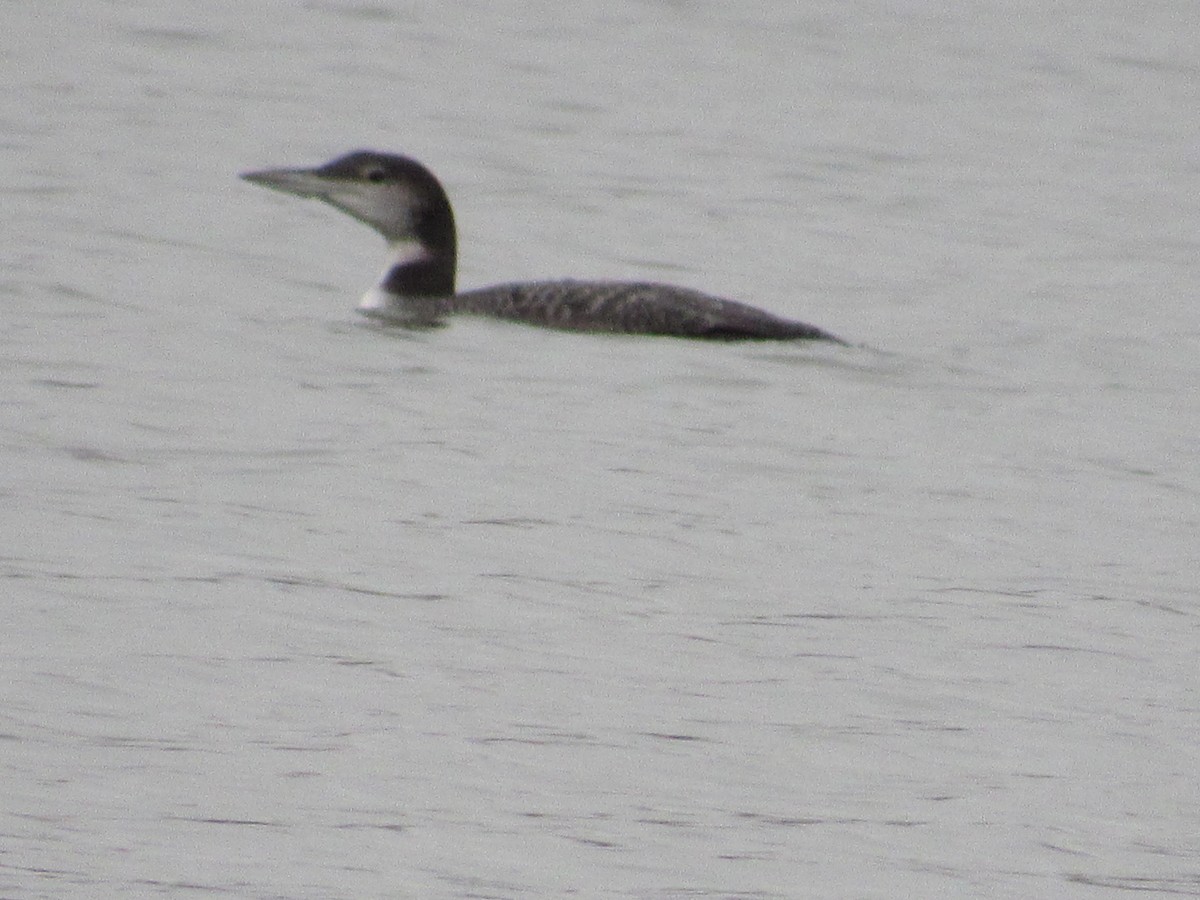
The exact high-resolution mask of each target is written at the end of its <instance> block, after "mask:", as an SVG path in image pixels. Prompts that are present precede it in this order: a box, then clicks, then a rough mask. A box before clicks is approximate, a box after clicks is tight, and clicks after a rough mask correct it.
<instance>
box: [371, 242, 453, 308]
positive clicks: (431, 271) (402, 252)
mask: <svg viewBox="0 0 1200 900" xmlns="http://www.w3.org/2000/svg"><path fill="white" fill-rule="evenodd" d="M391 250H392V260H391V262H390V263H389V264H388V267H387V268H386V269H384V271H383V276H382V277H381V278H380V279H379V285H378V289H379V290H381V291H383V292H385V293H388V294H391V295H393V296H395V297H449V296H452V295H453V294H454V268H455V259H454V249H453V248H452V247H451V248H449V249H435V248H433V247H430V246H429V245H428V244H424V243H420V242H414V241H394V242H392V244H391Z"/></svg>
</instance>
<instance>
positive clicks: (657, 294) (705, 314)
mask: <svg viewBox="0 0 1200 900" xmlns="http://www.w3.org/2000/svg"><path fill="white" fill-rule="evenodd" d="M453 305H454V308H455V309H456V310H457V311H460V312H465V313H475V314H477V315H489V316H495V317H497V318H501V319H513V320H517V321H521V322H527V323H531V324H536V325H544V326H548V327H551V328H561V329H567V330H571V331H612V332H620V333H625V334H653V335H672V336H675V337H690V338H709V339H712V340H732V341H736V340H788V339H810V340H813V339H819V340H832V341H838V342H839V343H840V341H839V339H838V338H836V337H834V336H833V335H831V334H828V333H827V332H825V331H822V330H821V329H819V328H815V327H813V326H812V325H806V324H805V323H803V322H796V321H793V320H791V319H784V318H782V317H780V316H775V315H772V314H771V313H768V312H765V311H764V310H761V309H756V308H755V307H753V306H747V305H746V304H744V303H737V302H735V301H733V300H726V299H724V298H721V297H713V296H711V295H709V294H705V293H703V292H701V291H694V290H691V289H689V288H681V287H675V286H673V285H666V284H656V283H653V282H606V281H536V282H525V283H519V284H502V285H496V286H495V287H488V288H480V289H478V290H474V291H464V292H463V293H460V294H457V295H455V297H454V303H453Z"/></svg>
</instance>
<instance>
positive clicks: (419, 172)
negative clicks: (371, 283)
mask: <svg viewBox="0 0 1200 900" xmlns="http://www.w3.org/2000/svg"><path fill="white" fill-rule="evenodd" d="M241 177H242V178H244V179H245V180H246V181H249V182H251V183H253V184H259V185H262V186H263V187H268V188H272V189H274V190H277V191H283V192H284V193H286V194H295V195H296V196H297V197H309V198H314V199H317V200H323V201H324V202H325V203H328V204H329V205H330V206H333V207H335V208H337V209H340V210H341V211H342V212H344V213H346V214H347V215H350V216H353V217H354V218H355V219H358V221H360V222H363V223H365V224H367V225H370V226H371V227H372V228H374V229H375V230H376V231H378V232H379V233H380V234H381V235H383V237H384V238H385V239H386V240H387V242H388V244H389V245H390V246H391V247H392V250H393V253H394V258H393V261H392V263H391V264H390V265H389V267H388V269H387V270H386V271H385V272H384V276H383V279H382V280H381V281H380V283H379V285H378V286H377V287H376V288H375V289H374V290H373V291H372V292H370V293H369V294H368V295H367V297H365V298H364V311H366V309H367V306H368V300H369V301H370V303H371V304H376V305H377V304H379V303H380V302H382V301H381V296H380V295H381V294H382V295H392V296H395V297H406V296H449V295H450V294H453V293H454V270H455V266H456V262H457V259H456V256H457V242H456V237H455V230H454V212H453V210H452V208H451V206H450V199H449V197H447V196H446V191H445V189H444V188H443V187H442V185H441V182H439V181H438V180H437V178H436V177H435V176H434V174H433V173H432V172H430V171H429V170H428V169H427V168H425V167H424V166H423V165H421V164H420V163H419V162H417V161H416V160H414V159H410V158H408V157H407V156H399V155H396V154H392V153H377V152H375V151H372V150H356V151H355V152H353V153H348V154H346V155H345V156H339V157H338V158H337V159H334V160H331V161H329V162H327V163H325V164H324V165H321V166H317V167H315V168H311V169H264V170H261V171H257V172H244V173H242V176H241ZM384 300H386V297H384Z"/></svg>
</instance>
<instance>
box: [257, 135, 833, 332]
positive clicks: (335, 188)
mask: <svg viewBox="0 0 1200 900" xmlns="http://www.w3.org/2000/svg"><path fill="white" fill-rule="evenodd" d="M242 178H244V179H246V180H247V181H250V182H253V183H254V184H260V185H262V186H264V187H269V188H274V189H275V190H278V191H283V192H284V193H288V194H295V195H296V196H298V197H312V198H315V199H317V200H323V201H325V202H326V203H328V204H329V205H330V206H334V207H336V208H337V209H340V210H341V211H342V212H344V213H347V214H348V215H350V216H353V217H354V218H356V219H358V220H359V221H360V222H364V223H366V224H367V225H370V226H371V227H372V228H374V229H375V230H376V231H378V232H379V233H380V234H382V235H383V237H384V238H385V239H386V240H387V242H388V245H389V247H390V248H391V251H392V254H393V256H392V259H391V263H390V264H389V265H388V267H387V269H386V270H385V271H384V274H383V278H382V279H381V280H380V282H379V284H377V285H376V286H375V287H374V288H372V289H371V290H370V291H368V292H367V294H366V295H365V296H364V297H363V299H362V302H361V303H360V305H359V311H360V312H361V313H363V314H364V315H366V316H370V317H372V318H374V319H379V320H381V321H384V322H389V323H394V324H399V325H407V326H415V327H420V326H430V325H436V324H438V323H440V322H441V320H442V319H443V318H444V317H446V316H447V315H451V314H454V313H465V314H473V315H482V316H492V317H494V318H499V319H510V320H515V321H519V322H526V323H529V324H533V325H541V326H544V327H547V328H559V329H566V330H572V331H605V332H620V333H626V334H654V335H672V336H675V337H685V338H701V339H704V338H707V339H711V340H730V341H736V340H825V341H834V342H836V343H839V344H840V343H844V341H842V340H841V339H840V338H837V337H835V336H833V335H832V334H829V333H828V332H825V331H822V330H821V329H820V328H815V327H813V326H812V325H806V324H804V323H803V322H796V321H793V320H790V319H784V318H781V317H779V316H776V315H773V314H772V313H769V312H766V311H764V310H761V309H756V308H755V307H753V306H747V305H746V304H744V303H737V302H734V301H733V300H725V299H722V298H720V297H713V296H710V295H708V294H704V293H701V292H700V291H694V290H690V289H688V288H682V287H675V286H672V285H666V284H655V283H652V282H621V281H533V282H520V283H516V284H502V285H496V286H494V287H487V288H480V289H478V290H472V291H464V292H462V293H455V290H454V277H455V269H456V266H457V262H458V248H457V237H456V234H455V229H454V212H453V210H452V209H451V207H450V199H449V198H448V197H447V196H446V191H445V189H444V188H443V187H442V185H441V183H440V182H439V181H438V180H437V178H436V177H434V175H433V173H432V172H430V171H429V170H428V169H427V168H425V167H424V166H423V165H421V164H420V163H419V162H417V161H416V160H413V159H409V158H408V157H405V156H397V155H393V154H388V153H376V152H372V151H366V150H360V151H356V152H354V153H349V154H347V155H346V156H341V157H339V158H337V159H335V160H333V161H331V162H328V163H326V164H325V165H323V166H318V167H317V168H313V169H266V170H264V171H259V172H246V173H244V174H243V175H242Z"/></svg>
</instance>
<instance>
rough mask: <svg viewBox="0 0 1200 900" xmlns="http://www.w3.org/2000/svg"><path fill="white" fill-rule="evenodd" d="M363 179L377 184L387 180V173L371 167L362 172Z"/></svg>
mask: <svg viewBox="0 0 1200 900" xmlns="http://www.w3.org/2000/svg"><path fill="white" fill-rule="evenodd" d="M363 177H364V178H366V179H367V181H372V182H374V183H375V184H378V183H379V182H381V181H383V180H385V179H386V178H387V172H385V171H384V170H383V169H381V168H379V167H378V166H372V167H371V168H370V169H367V170H366V171H365V172H363Z"/></svg>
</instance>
